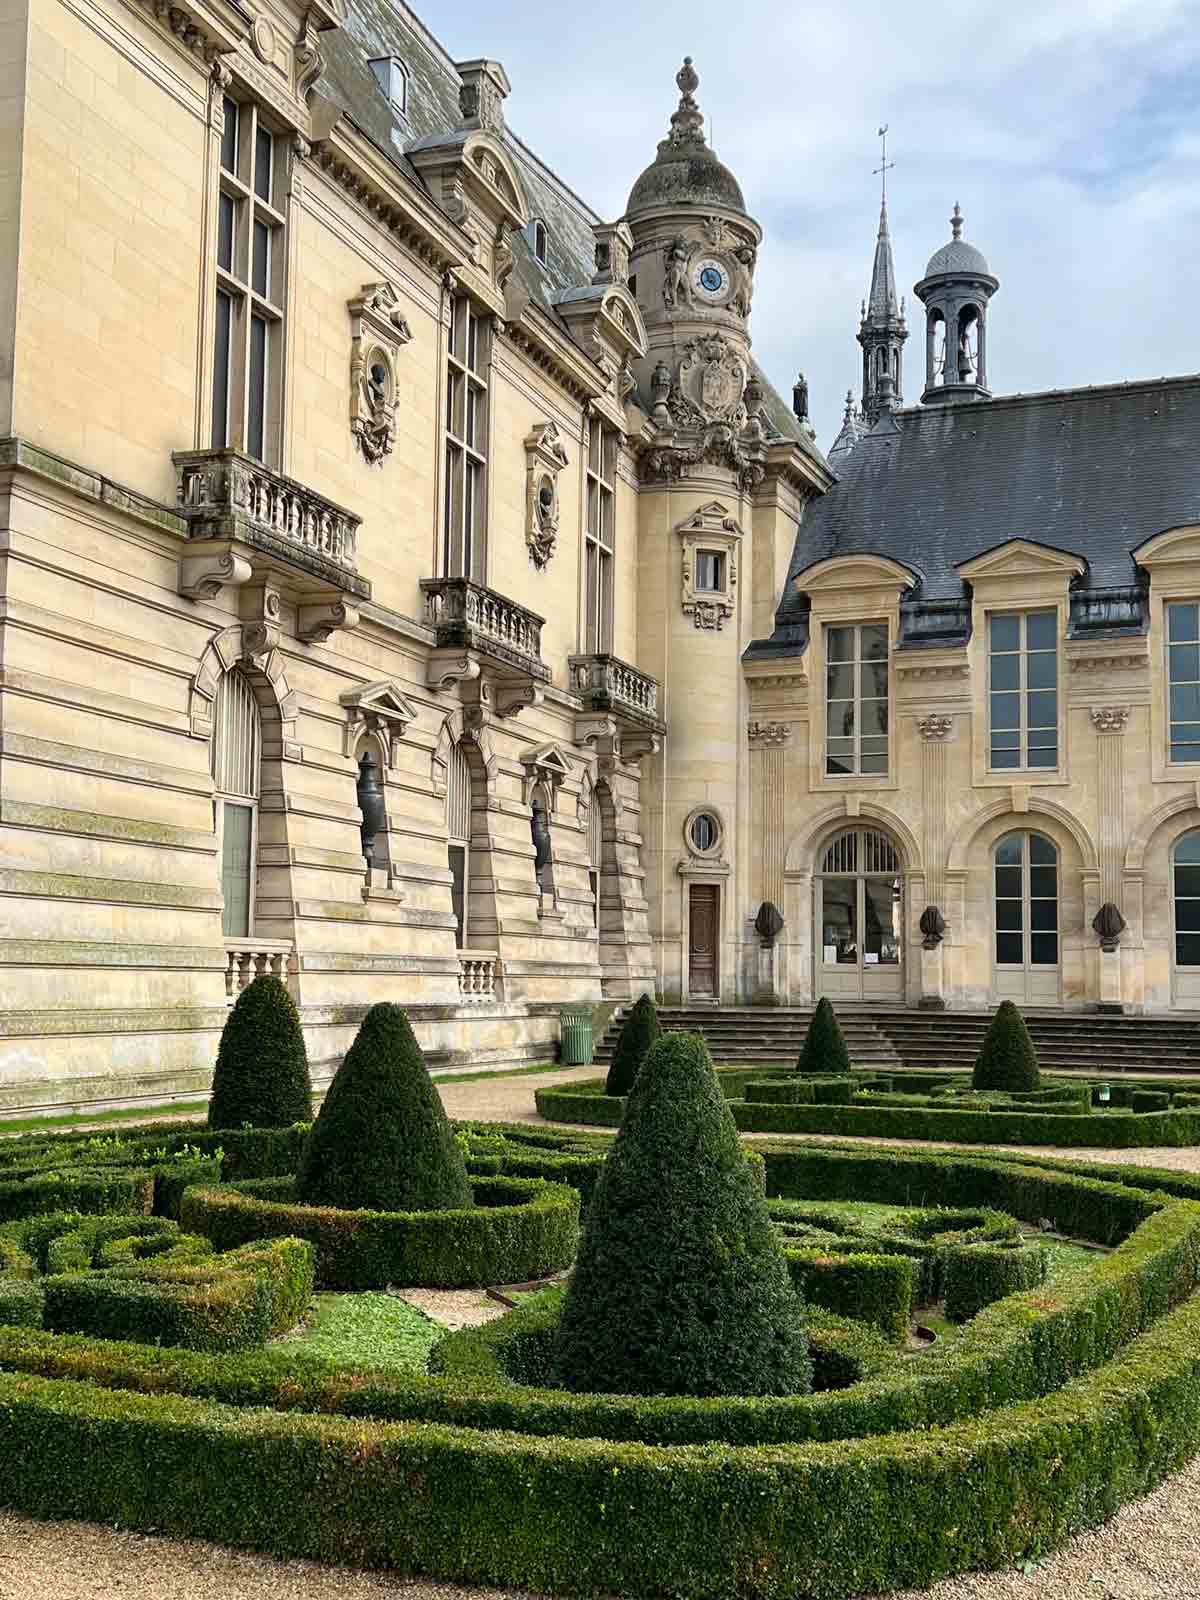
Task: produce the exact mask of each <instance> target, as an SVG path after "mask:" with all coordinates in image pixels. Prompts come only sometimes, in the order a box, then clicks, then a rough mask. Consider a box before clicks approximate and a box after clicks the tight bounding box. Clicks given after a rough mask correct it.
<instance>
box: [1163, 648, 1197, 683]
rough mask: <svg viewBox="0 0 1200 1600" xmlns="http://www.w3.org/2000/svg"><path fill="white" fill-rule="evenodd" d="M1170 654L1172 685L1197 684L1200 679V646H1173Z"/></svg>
mask: <svg viewBox="0 0 1200 1600" xmlns="http://www.w3.org/2000/svg"><path fill="white" fill-rule="evenodd" d="M1169 653H1170V657H1171V682H1172V683H1195V682H1196V680H1197V679H1198V678H1200V646H1197V645H1194V644H1173V645H1172V646H1171V649H1170V652H1169Z"/></svg>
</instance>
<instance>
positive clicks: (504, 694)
mask: <svg viewBox="0 0 1200 1600" xmlns="http://www.w3.org/2000/svg"><path fill="white" fill-rule="evenodd" d="M545 698H546V694H545V690H544V689H543V688H542V686H541V684H540V683H535V682H534V681H533V680H532V679H531V678H521V679H517V680H515V681H514V682H511V683H509V682H505V681H503V680H502V681H501V682H499V683H497V685H496V691H495V693H494V694H493V696H492V707H493V709H494V711H495V713H496V715H497V716H498V717H500V718H504V717H515V716H516V715H517V714H518V713H519V712H521V711H524V710H525V709H526V708H527V707H528V706H540V705H541V704H542V702H543V701H544V700H545Z"/></svg>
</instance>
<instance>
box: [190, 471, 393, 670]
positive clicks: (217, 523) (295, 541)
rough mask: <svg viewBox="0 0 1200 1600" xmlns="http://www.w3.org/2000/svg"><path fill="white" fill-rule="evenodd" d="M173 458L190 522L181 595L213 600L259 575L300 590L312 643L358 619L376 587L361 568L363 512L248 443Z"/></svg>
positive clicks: (302, 628) (304, 628)
mask: <svg viewBox="0 0 1200 1600" xmlns="http://www.w3.org/2000/svg"><path fill="white" fill-rule="evenodd" d="M172 460H173V461H174V463H175V470H176V474H177V478H178V485H177V493H176V501H177V505H178V509H179V513H180V515H181V516H182V517H183V518H184V519H185V521H186V522H187V524H188V541H187V545H186V547H185V549H184V551H183V553H182V555H181V558H180V574H179V592H180V593H181V594H183V595H186V596H187V597H188V598H189V599H192V600H200V599H213V598H214V597H215V596H216V595H217V594H218V593H219V592H220V590H221V589H222V588H224V587H226V586H227V585H239V584H243V583H248V582H249V581H250V580H251V578H254V579H255V581H256V582H259V581H261V582H264V583H267V584H272V585H278V586H279V587H280V588H281V589H284V590H286V591H288V592H289V594H290V595H292V596H294V598H295V600H296V603H297V608H298V613H299V616H298V632H299V634H300V637H301V638H304V639H307V640H309V642H317V641H318V640H319V639H321V638H324V637H327V636H328V634H329V633H330V632H332V631H333V628H335V627H350V626H353V625H354V623H355V622H356V621H357V620H358V616H357V612H356V611H355V610H354V606H353V602H354V601H355V600H361V599H366V598H368V597H369V596H370V593H371V586H370V584H369V583H368V582H367V580H366V579H365V578H361V577H359V575H358V571H357V557H356V550H355V541H356V537H357V534H358V526H359V523H360V522H361V521H362V519H361V517H357V516H355V515H354V513H353V512H351V511H347V510H346V508H345V507H344V506H339V505H336V504H335V503H334V502H333V501H332V500H327V499H326V498H325V497H324V495H320V494H318V493H317V492H316V491H315V490H313V489H309V488H307V487H305V485H304V484H302V483H297V482H296V480H295V479H294V478H288V477H285V476H284V474H283V473H281V472H276V471H274V469H273V468H271V467H267V466H264V465H263V463H262V462H261V461H256V460H255V459H254V458H253V457H252V456H247V455H244V454H243V453H242V452H241V451H240V450H233V449H226V450H180V451H176V452H175V453H174V454H173V456H172Z"/></svg>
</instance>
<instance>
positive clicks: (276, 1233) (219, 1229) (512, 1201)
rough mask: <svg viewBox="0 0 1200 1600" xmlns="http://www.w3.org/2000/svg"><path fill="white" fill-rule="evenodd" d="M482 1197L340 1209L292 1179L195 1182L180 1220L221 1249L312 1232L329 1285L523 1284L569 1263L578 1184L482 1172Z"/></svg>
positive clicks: (478, 1184)
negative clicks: (313, 1202)
mask: <svg viewBox="0 0 1200 1600" xmlns="http://www.w3.org/2000/svg"><path fill="white" fill-rule="evenodd" d="M471 1187H472V1190H473V1192H474V1195H475V1201H476V1204H475V1205H474V1207H472V1208H470V1209H464V1210H455V1211H341V1210H338V1209H337V1208H336V1207H333V1206H306V1205H301V1204H299V1203H298V1202H296V1201H294V1200H291V1199H286V1198H283V1194H284V1193H286V1192H287V1190H288V1189H290V1180H285V1179H278V1178H275V1179H261V1180H258V1182H257V1183H251V1184H248V1185H247V1186H246V1187H244V1188H234V1187H226V1186H222V1187H221V1188H219V1189H212V1188H194V1189H189V1190H188V1191H187V1192H186V1193H185V1195H184V1197H183V1204H182V1207H181V1214H180V1221H181V1223H182V1225H183V1227H184V1228H186V1229H187V1230H188V1232H190V1233H200V1234H203V1235H204V1236H205V1237H206V1238H208V1239H211V1240H212V1242H213V1244H214V1246H215V1247H216V1248H217V1249H218V1250H229V1249H233V1248H235V1247H236V1246H238V1245H242V1244H248V1243H250V1242H251V1241H252V1240H255V1239H263V1238H279V1237H291V1238H297V1239H307V1240H308V1241H309V1242H310V1243H311V1244H312V1245H313V1246H314V1247H315V1249H316V1257H317V1259H316V1282H317V1286H318V1287H319V1288H324V1289H371V1288H383V1287H385V1286H386V1285H388V1284H403V1285H405V1286H408V1287H417V1286H425V1287H430V1288H466V1287H470V1286H473V1285H481V1284H490V1283H520V1282H525V1281H527V1280H529V1279H532V1278H541V1277H545V1276H546V1275H547V1274H549V1273H552V1272H559V1271H562V1270H563V1269H565V1268H566V1267H569V1266H570V1264H571V1262H572V1261H573V1260H574V1257H575V1246H576V1243H577V1240H578V1236H579V1206H580V1200H579V1191H578V1190H576V1189H572V1188H568V1187H567V1185H565V1184H561V1183H547V1182H546V1181H545V1180H543V1179H541V1178H508V1177H490V1178H473V1179H472V1182H471Z"/></svg>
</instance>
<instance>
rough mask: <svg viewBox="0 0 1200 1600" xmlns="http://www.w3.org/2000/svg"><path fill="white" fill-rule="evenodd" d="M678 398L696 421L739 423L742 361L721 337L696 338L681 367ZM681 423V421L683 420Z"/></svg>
mask: <svg viewBox="0 0 1200 1600" xmlns="http://www.w3.org/2000/svg"><path fill="white" fill-rule="evenodd" d="M678 381H679V397H680V399H681V400H682V401H683V402H684V409H685V410H687V411H690V412H692V414H693V417H694V419H695V420H698V421H704V422H734V421H740V420H741V419H740V417H739V415H738V413H739V411H740V410H741V405H742V395H743V393H744V391H745V388H746V369H745V366H744V365H743V363H742V360H741V358H740V357H739V355H738V354H737V352H736V351H735V350H734V348H733V347H732V345H730V344H729V343H728V341H727V340H725V339H723V338H722V337H721V335H720V334H710V335H708V337H706V338H703V339H695V340H693V341H692V343H691V344H690V345H688V347H687V349H686V351H685V353H684V357H683V360H682V361H681V362H680V364H679V380H678ZM681 420H682V419H681Z"/></svg>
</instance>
